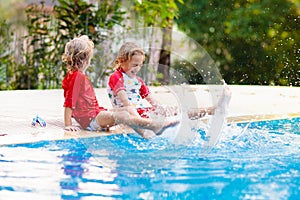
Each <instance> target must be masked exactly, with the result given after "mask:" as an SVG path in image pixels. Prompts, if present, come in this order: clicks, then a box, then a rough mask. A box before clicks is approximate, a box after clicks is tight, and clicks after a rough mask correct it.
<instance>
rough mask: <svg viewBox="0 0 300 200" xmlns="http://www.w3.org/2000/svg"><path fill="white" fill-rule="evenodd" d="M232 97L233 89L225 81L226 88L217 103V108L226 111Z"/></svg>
mask: <svg viewBox="0 0 300 200" xmlns="http://www.w3.org/2000/svg"><path fill="white" fill-rule="evenodd" d="M230 99H231V90H230V88H229V87H228V85H227V84H226V83H225V81H224V90H223V93H222V96H221V98H220V100H219V102H218V104H217V108H216V109H218V110H220V111H221V112H223V113H224V112H226V110H227V107H228V105H229V102H230Z"/></svg>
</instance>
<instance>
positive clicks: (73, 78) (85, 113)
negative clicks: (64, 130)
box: [62, 71, 107, 129]
mask: <svg viewBox="0 0 300 200" xmlns="http://www.w3.org/2000/svg"><path fill="white" fill-rule="evenodd" d="M62 88H63V89H64V97H65V102H64V107H69V108H71V109H72V110H73V112H72V117H74V119H75V120H76V121H77V122H78V123H79V124H80V126H81V127H82V128H84V129H85V128H86V127H87V126H88V125H89V124H90V123H91V121H92V120H93V119H94V118H95V117H96V116H97V115H98V113H99V112H100V111H102V110H107V109H105V108H103V107H99V105H98V101H97V98H96V95H95V91H94V88H93V86H92V84H91V82H90V80H89V79H88V78H87V76H86V75H85V74H84V73H82V72H81V71H70V72H68V74H67V75H66V77H65V78H64V80H63V81H62Z"/></svg>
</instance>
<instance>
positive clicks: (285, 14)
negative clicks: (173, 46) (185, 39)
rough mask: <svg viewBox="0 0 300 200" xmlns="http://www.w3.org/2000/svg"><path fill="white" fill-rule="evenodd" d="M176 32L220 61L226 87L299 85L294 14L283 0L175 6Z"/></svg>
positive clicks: (191, 1) (292, 6)
mask: <svg viewBox="0 0 300 200" xmlns="http://www.w3.org/2000/svg"><path fill="white" fill-rule="evenodd" d="M179 12H180V15H179V17H178V19H177V23H178V25H179V27H180V29H181V30H184V31H186V33H187V34H188V35H189V36H190V37H191V38H194V39H195V40H196V41H197V42H198V43H199V44H200V45H202V46H203V47H204V48H205V49H206V50H207V51H208V53H209V54H210V55H211V57H212V58H213V59H214V60H215V61H218V62H219V63H220V72H221V73H222V74H223V76H224V78H225V80H226V81H227V82H229V83H232V84H264V85H298V86H299V85H300V82H299V52H298V51H299V50H298V49H299V46H297V45H296V44H299V42H300V38H299V34H297V33H299V29H300V23H299V18H298V16H299V13H297V11H296V8H295V4H293V3H292V1H288V0H275V1H274V0H266V1H256V0H251V1H241V0H230V1H224V2H222V1H208V0H207V1H201V2H198V1H195V0H186V1H185V4H184V5H179Z"/></svg>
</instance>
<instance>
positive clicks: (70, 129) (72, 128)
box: [65, 125, 80, 131]
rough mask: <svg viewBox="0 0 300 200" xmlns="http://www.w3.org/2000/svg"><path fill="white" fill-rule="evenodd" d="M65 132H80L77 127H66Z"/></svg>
mask: <svg viewBox="0 0 300 200" xmlns="http://www.w3.org/2000/svg"><path fill="white" fill-rule="evenodd" d="M65 130H66V131H80V128H79V127H77V126H73V125H71V126H66V127H65Z"/></svg>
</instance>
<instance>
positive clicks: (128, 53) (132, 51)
mask: <svg viewBox="0 0 300 200" xmlns="http://www.w3.org/2000/svg"><path fill="white" fill-rule="evenodd" d="M134 55H142V56H143V57H144V59H145V52H144V51H143V49H141V48H140V47H139V46H138V45H136V44H135V43H133V42H126V43H124V44H123V45H122V46H121V48H120V50H119V53H118V56H117V58H116V60H115V61H114V69H117V68H118V67H122V66H121V64H122V63H124V62H126V61H128V60H131V58H132V56H134Z"/></svg>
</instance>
